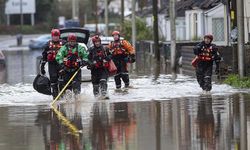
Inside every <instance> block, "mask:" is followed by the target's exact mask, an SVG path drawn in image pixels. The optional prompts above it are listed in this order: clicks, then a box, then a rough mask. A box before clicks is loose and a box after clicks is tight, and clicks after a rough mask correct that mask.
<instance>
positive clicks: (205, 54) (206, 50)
mask: <svg viewBox="0 0 250 150" xmlns="http://www.w3.org/2000/svg"><path fill="white" fill-rule="evenodd" d="M212 52H213V46H209V47H205V46H203V47H202V49H201V53H200V54H199V59H200V60H201V61H212V60H213V55H212Z"/></svg>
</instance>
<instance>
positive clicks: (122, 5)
mask: <svg viewBox="0 0 250 150" xmlns="http://www.w3.org/2000/svg"><path fill="white" fill-rule="evenodd" d="M123 24H124V0H121V30H123Z"/></svg>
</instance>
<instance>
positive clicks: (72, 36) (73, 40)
mask: <svg viewBox="0 0 250 150" xmlns="http://www.w3.org/2000/svg"><path fill="white" fill-rule="evenodd" d="M67 40H68V42H70V41H72V42H76V35H75V34H74V33H70V34H69V35H68V39H67Z"/></svg>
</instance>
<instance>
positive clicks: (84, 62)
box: [78, 60, 89, 67]
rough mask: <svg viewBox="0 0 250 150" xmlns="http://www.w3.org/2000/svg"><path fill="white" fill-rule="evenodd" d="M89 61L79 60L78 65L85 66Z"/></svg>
mask: <svg viewBox="0 0 250 150" xmlns="http://www.w3.org/2000/svg"><path fill="white" fill-rule="evenodd" d="M88 64H89V63H88V62H87V61H86V60H81V61H79V62H78V65H79V67H84V66H87V65H88Z"/></svg>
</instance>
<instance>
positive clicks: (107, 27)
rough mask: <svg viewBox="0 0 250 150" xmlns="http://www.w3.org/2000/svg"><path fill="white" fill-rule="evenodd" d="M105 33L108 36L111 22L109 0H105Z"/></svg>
mask: <svg viewBox="0 0 250 150" xmlns="http://www.w3.org/2000/svg"><path fill="white" fill-rule="evenodd" d="M105 26H106V28H105V35H106V36H108V32H109V23H108V0H105Z"/></svg>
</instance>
